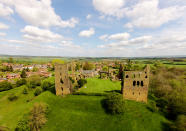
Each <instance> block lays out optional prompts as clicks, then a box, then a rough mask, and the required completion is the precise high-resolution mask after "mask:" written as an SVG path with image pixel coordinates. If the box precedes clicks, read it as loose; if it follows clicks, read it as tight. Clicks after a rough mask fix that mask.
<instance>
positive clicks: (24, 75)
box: [20, 69, 27, 78]
mask: <svg viewBox="0 0 186 131" xmlns="http://www.w3.org/2000/svg"><path fill="white" fill-rule="evenodd" d="M20 76H21V78H26V77H27V74H26V71H25V69H23V70H22V71H21V75H20Z"/></svg>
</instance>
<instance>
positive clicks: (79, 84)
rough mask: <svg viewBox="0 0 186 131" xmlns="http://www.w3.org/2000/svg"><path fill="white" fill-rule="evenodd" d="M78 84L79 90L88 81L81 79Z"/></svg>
mask: <svg viewBox="0 0 186 131" xmlns="http://www.w3.org/2000/svg"><path fill="white" fill-rule="evenodd" d="M77 83H78V86H79V88H81V87H83V86H84V85H85V84H86V83H87V80H86V79H79V80H78V81H77Z"/></svg>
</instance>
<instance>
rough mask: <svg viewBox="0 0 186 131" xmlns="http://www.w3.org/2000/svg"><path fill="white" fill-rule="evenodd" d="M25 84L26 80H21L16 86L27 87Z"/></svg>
mask: <svg viewBox="0 0 186 131" xmlns="http://www.w3.org/2000/svg"><path fill="white" fill-rule="evenodd" d="M25 84H26V79H20V80H17V81H16V86H17V87H19V86H22V85H25Z"/></svg>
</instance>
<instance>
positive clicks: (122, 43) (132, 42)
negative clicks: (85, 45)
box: [98, 36, 152, 49]
mask: <svg viewBox="0 0 186 131" xmlns="http://www.w3.org/2000/svg"><path fill="white" fill-rule="evenodd" d="M151 40H152V36H140V37H136V38H133V39H130V40H122V39H121V41H118V42H117V43H116V42H112V43H109V44H104V45H99V46H98V47H100V48H117V49H120V48H123V47H126V46H134V45H138V44H140V45H143V44H146V43H148V42H150V41H151Z"/></svg>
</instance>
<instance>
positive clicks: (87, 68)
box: [83, 61, 94, 70]
mask: <svg viewBox="0 0 186 131" xmlns="http://www.w3.org/2000/svg"><path fill="white" fill-rule="evenodd" d="M93 68H94V66H93V64H91V63H89V62H87V61H86V62H85V64H84V66H83V70H92V69H93Z"/></svg>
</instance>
